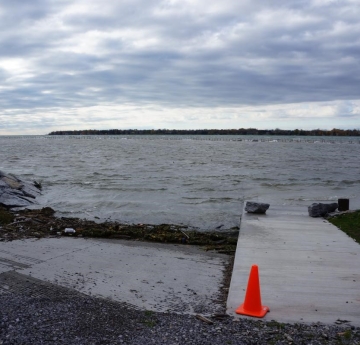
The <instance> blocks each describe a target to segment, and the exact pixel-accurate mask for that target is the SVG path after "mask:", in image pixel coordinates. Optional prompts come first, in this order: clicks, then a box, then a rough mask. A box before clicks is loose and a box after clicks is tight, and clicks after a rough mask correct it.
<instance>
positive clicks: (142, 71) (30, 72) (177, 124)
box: [0, 0, 360, 134]
mask: <svg viewBox="0 0 360 345" xmlns="http://www.w3.org/2000/svg"><path fill="white" fill-rule="evenodd" d="M279 3H281V5H279ZM241 127H245V128H247V127H257V128H277V127H278V128H283V129H286V128H292V129H295V128H304V129H313V128H323V129H331V128H334V127H336V128H358V129H359V128H360V0H339V1H335V0H312V1H311V0H310V1H302V0H289V1H281V2H278V1H267V0H263V1H261V0H259V1H257V0H251V1H246V0H221V1H209V0H167V1H161V0H157V1H154V0H103V1H99V0H31V1H24V0H0V134H27V133H29V134H46V133H48V132H50V131H52V130H64V129H110V128H186V129H191V128H241Z"/></svg>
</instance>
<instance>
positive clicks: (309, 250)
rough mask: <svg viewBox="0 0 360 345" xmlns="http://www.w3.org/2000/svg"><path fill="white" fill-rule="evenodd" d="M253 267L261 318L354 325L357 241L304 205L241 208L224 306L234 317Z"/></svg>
mask: <svg viewBox="0 0 360 345" xmlns="http://www.w3.org/2000/svg"><path fill="white" fill-rule="evenodd" d="M253 264H257V265H258V267H259V276H260V286H261V298H262V304H263V305H265V306H268V307H269V308H270V312H269V313H267V314H266V316H265V317H264V318H263V320H268V321H269V320H275V321H278V322H290V323H296V322H301V323H311V322H321V323H325V324H334V323H346V324H349V325H354V326H360V244H358V243H356V242H355V241H354V240H353V239H352V238H350V237H349V236H347V235H346V234H345V233H343V232H342V231H341V230H339V229H338V228H337V227H335V226H334V225H332V224H330V223H329V222H327V221H326V220H324V219H322V218H311V217H309V216H308V213H307V210H306V208H299V207H282V206H281V207H276V206H272V205H271V206H270V208H269V210H268V211H267V212H266V215H257V214H249V213H246V212H245V211H244V212H243V216H242V220H241V227H240V235H239V241H238V245H237V250H236V256H235V263H234V270H233V275H232V280H231V285H230V290H229V296H228V300H227V311H228V313H230V314H231V315H234V316H236V317H239V318H240V317H246V316H240V315H237V314H235V310H236V308H237V307H238V306H239V305H240V304H242V303H243V302H244V297H245V291H246V287H247V282H248V277H249V272H250V268H251V266H252V265H253Z"/></svg>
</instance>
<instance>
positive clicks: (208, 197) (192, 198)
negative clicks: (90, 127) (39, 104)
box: [0, 136, 360, 229]
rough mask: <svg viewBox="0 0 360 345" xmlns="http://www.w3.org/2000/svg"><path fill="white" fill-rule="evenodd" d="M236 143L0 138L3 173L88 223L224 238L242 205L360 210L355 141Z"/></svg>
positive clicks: (220, 139)
mask: <svg viewBox="0 0 360 345" xmlns="http://www.w3.org/2000/svg"><path fill="white" fill-rule="evenodd" d="M239 138H240V137H228V136H226V137H220V136H216V137H196V139H202V140H192V139H190V138H189V137H173V138H171V137H170V138H165V137H160V136H157V137H127V138H124V137H122V138H121V137H106V136H105V137H85V138H84V137H52V138H49V137H21V136H20V137H0V170H3V171H5V172H9V173H14V174H16V175H19V176H20V177H22V178H23V179H25V180H29V181H32V180H37V181H39V180H40V181H42V184H43V187H44V188H43V196H42V198H41V200H40V202H41V203H42V204H43V205H47V206H51V207H53V208H54V209H56V210H58V211H59V212H60V213H59V214H60V215H65V216H80V217H85V218H89V219H91V218H93V217H99V218H100V219H101V220H104V219H111V220H119V221H123V222H131V223H157V224H159V223H177V224H180V223H183V224H186V225H190V226H195V227H199V228H201V229H209V228H215V227H219V226H221V225H223V226H222V227H221V228H222V229H226V228H231V227H232V226H235V225H238V221H239V217H240V215H241V209H242V202H243V201H244V200H255V201H256V200H257V201H264V202H269V203H270V204H271V203H273V204H274V203H276V204H284V205H303V206H304V207H306V206H308V205H310V204H311V203H312V202H315V201H323V202H330V201H336V200H337V199H338V198H340V197H346V198H350V207H351V208H360V159H359V152H360V143H359V138H357V139H356V138H353V142H352V143H349V142H348V141H349V140H351V139H349V138H341V139H337V141H335V143H329V142H321V140H324V138H312V139H313V140H312V141H315V142H296V141H293V142H281V141H272V142H268V141H266V142H261V141H255V142H254V141H236V140H237V139H239ZM166 139H173V140H166ZM174 139H176V140H174ZM230 139H234V140H230ZM242 139H247V140H249V139H250V137H242ZM252 139H255V140H257V139H258V140H263V139H264V137H258V138H256V137H252ZM328 140H333V139H328Z"/></svg>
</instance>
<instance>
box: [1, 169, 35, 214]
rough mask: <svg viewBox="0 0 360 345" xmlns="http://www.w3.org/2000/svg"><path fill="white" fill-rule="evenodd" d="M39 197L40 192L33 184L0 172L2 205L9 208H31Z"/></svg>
mask: <svg viewBox="0 0 360 345" xmlns="http://www.w3.org/2000/svg"><path fill="white" fill-rule="evenodd" d="M39 195H40V191H39V190H38V189H37V188H36V187H34V186H33V185H32V184H31V183H27V182H24V181H21V180H20V179H19V178H18V177H16V176H15V175H12V174H6V173H4V172H3V171H0V205H3V206H5V207H7V208H12V207H26V206H30V205H32V204H34V203H36V201H35V200H34V199H35V198H36V197H37V196H39Z"/></svg>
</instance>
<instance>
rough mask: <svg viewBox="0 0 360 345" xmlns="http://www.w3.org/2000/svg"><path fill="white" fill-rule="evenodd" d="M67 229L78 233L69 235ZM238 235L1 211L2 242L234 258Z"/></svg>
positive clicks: (49, 212) (48, 212)
mask: <svg viewBox="0 0 360 345" xmlns="http://www.w3.org/2000/svg"><path fill="white" fill-rule="evenodd" d="M67 228H70V229H74V230H75V232H74V233H66V232H65V229H67ZM238 234H239V228H238V227H234V228H232V229H231V230H230V231H221V232H220V231H218V232H217V231H207V232H206V231H197V230H193V229H190V230H189V228H188V227H187V226H183V225H175V224H160V225H154V224H122V223H119V222H110V221H106V222H100V223H98V222H95V221H92V220H87V219H80V218H69V217H56V216H55V211H54V210H53V209H52V208H50V207H43V208H41V209H24V210H17V211H13V210H8V209H6V208H2V207H0V241H12V240H16V239H22V238H44V237H59V236H73V237H84V238H109V239H124V240H139V241H145V242H158V243H177V244H188V245H197V246H203V247H204V249H205V250H206V251H208V250H216V251H217V252H219V253H222V254H229V255H234V253H235V250H236V244H237V238H238Z"/></svg>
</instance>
